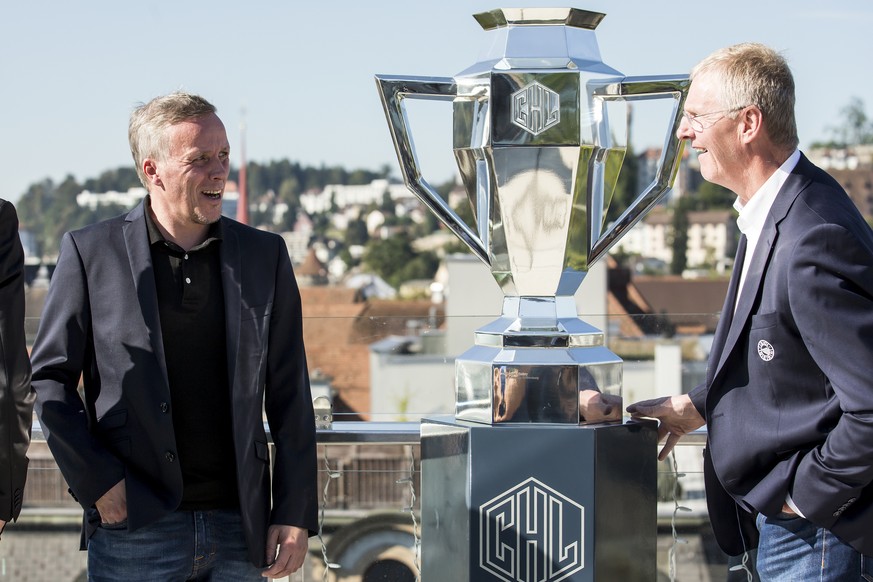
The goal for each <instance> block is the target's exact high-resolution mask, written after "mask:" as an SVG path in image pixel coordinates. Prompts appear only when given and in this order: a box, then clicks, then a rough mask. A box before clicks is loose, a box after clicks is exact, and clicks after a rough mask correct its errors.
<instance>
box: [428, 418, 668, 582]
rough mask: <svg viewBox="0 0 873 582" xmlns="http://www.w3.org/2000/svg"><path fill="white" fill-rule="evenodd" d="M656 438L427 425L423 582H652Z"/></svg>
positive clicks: (649, 430) (641, 429)
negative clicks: (561, 581)
mask: <svg viewBox="0 0 873 582" xmlns="http://www.w3.org/2000/svg"><path fill="white" fill-rule="evenodd" d="M657 438H658V437H657V429H656V424H655V423H654V422H653V421H643V422H629V423H625V424H611V425H588V426H566V425H543V424H539V425H533V424H532V425H503V426H485V425H482V424H478V423H475V422H468V421H463V420H456V419H454V418H450V417H445V418H443V417H440V418H429V419H424V420H422V425H421V456H422V508H421V514H422V518H421V519H422V542H423V545H422V579H424V580H427V582H443V581H445V582H457V581H458V580H468V581H470V582H479V581H489V582H492V581H495V580H506V581H513V582H515V581H518V582H522V581H531V582H534V581H536V582H550V581H558V580H567V581H574V582H575V581H578V582H581V581H585V582H607V581H609V582H614V581H616V580H622V581H623V582H635V581H646V582H651V581H654V580H655V576H656V534H657V531H656V529H657V505H656V501H657V498H656V480H657Z"/></svg>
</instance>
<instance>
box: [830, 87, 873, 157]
mask: <svg viewBox="0 0 873 582" xmlns="http://www.w3.org/2000/svg"><path fill="white" fill-rule="evenodd" d="M840 115H841V116H842V121H841V123H840V124H838V125H837V126H835V127H831V128H830V132H831V133H832V134H833V135H834V140H833V142H831V143H834V145H837V146H838V147H846V146H852V145H863V144H870V143H873V122H871V121H870V119H868V117H867V112H866V111H865V110H864V101H863V100H862V99H861V98H860V97H851V98H850V99H849V103H848V104H847V105H846V106H845V107H843V108H842V109H840Z"/></svg>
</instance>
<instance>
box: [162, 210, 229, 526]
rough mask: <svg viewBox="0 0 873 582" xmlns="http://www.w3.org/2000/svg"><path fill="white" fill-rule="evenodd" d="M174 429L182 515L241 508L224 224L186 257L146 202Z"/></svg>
mask: <svg viewBox="0 0 873 582" xmlns="http://www.w3.org/2000/svg"><path fill="white" fill-rule="evenodd" d="M145 204H146V212H145V216H146V219H145V220H146V226H147V228H148V233H149V246H150V248H151V256H152V265H153V267H154V273H155V287H156V288H157V293H158V308H159V311H160V317H161V338H162V339H163V342H164V357H165V360H166V364H167V376H168V377H169V381H170V395H171V408H170V413H171V414H172V415H173V429H174V430H175V433H176V447H177V449H178V450H177V458H178V461H179V464H180V466H181V468H182V481H183V485H184V489H183V494H182V503H181V505H180V506H179V509H188V510H207V509H220V508H233V507H238V506H239V496H238V493H237V481H236V456H235V454H234V448H233V426H232V420H231V410H230V406H231V405H230V387H229V383H228V377H227V341H226V338H225V315H224V291H223V289H222V286H221V260H220V257H219V251H220V248H221V234H222V232H221V223H220V222H216V223H214V224H212V225H210V227H209V232H208V235H207V238H206V240H205V241H203V242H202V243H200V244H199V245H197V246H196V247H194V248H192V249H191V250H189V251H188V252H185V250H184V249H183V248H182V247H180V246H179V245H177V244H175V243H173V242H171V241H168V240H166V239H165V238H164V236H163V235H162V234H161V232H160V230H158V228H157V225H155V223H154V221H153V219H152V216H151V200H150V199H146V202H145Z"/></svg>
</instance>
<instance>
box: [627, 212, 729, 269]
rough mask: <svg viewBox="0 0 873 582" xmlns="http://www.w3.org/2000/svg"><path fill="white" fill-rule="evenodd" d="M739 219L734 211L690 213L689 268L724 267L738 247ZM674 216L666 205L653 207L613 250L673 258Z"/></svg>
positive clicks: (636, 254)
mask: <svg viewBox="0 0 873 582" xmlns="http://www.w3.org/2000/svg"><path fill="white" fill-rule="evenodd" d="M736 228H737V226H736V219H735V218H734V215H733V212H731V211H730V210H706V211H698V212H689V213H688V247H687V250H686V251H685V252H686V258H687V262H688V268H690V269H696V268H713V267H714V268H716V269H718V270H719V271H721V270H723V269H724V267H725V264H726V263H728V262H730V260H731V259H732V257H733V255H734V251H735V250H736ZM672 238H673V216H672V214H671V213H670V212H669V211H668V210H667V209H665V208H662V207H659V208H655V209H654V210H652V211H651V212H650V213H649V214H648V215H647V216H646V217H645V218H644V219H643V220H641V221H640V222H638V223H637V224H636V225H635V226H634V227H633V228H632V229H631V230H630V231H629V232H628V233H627V234H625V235H624V236H623V237H622V238H621V240H619V242H618V243H617V244H616V245H615V247H613V252H615V251H621V252H623V253H625V254H628V255H633V256H637V257H642V258H651V259H658V260H660V261H663V262H665V263H667V264H669V263H671V262H672V261H673V248H672V245H671V240H672Z"/></svg>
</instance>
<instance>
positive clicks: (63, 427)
mask: <svg viewBox="0 0 873 582" xmlns="http://www.w3.org/2000/svg"><path fill="white" fill-rule="evenodd" d="M91 334H92V325H91V308H90V302H89V295H88V279H87V275H86V270H85V263H84V260H83V257H82V256H81V254H80V252H79V249H78V247H77V245H76V242H75V240H74V238H73V236H72V235H71V234H70V233H67V234H65V235H64V238H63V240H62V241H61V251H60V255H59V257H58V264H57V267H56V268H55V272H54V273H53V274H52V280H51V286H50V287H49V292H48V296H47V297H46V302H45V307H44V308H43V313H42V319H41V321H40V325H39V331H38V332H37V336H36V341H35V342H34V345H33V351H32V354H31V363H32V365H33V388H34V390H35V391H36V413H37V416H38V417H39V420H40V425H41V426H42V431H43V434H44V435H45V439H46V442H47V443H48V445H49V448H50V449H51V451H52V454H53V455H54V457H55V460H56V461H57V463H58V467H59V468H60V470H61V473H63V475H64V478H65V479H66V480H67V483H68V485H69V486H70V490H71V493H72V494H73V496H74V497H75V498H76V500H77V501H78V502H79V503H80V504H81V505H82V507H84V508H88V507H92V506H93V505H94V503H95V502H96V501H97V500H98V499H99V498H100V497H101V496H102V495H103V494H104V493H105V492H106V491H108V490H109V489H110V488H111V487H112V486H113V485H115V484H116V483H118V482H119V481H120V480H121V479H123V478H124V465H123V463H122V462H121V460H120V459H118V458H116V457H115V456H114V455H113V454H112V452H111V451H109V450H108V449H107V448H106V447H105V446H104V445H103V444H102V443H101V442H100V440H99V439H97V438H96V437H95V436H94V435H93V434H92V432H91V431H90V430H89V428H90V427H89V426H88V420H87V419H88V418H89V417H93V415H92V414H87V413H86V409H85V402H84V401H83V400H82V396H80V394H79V390H78V388H79V380H80V378H81V377H82V372H83V370H84V369H85V367H86V366H91V365H92V360H93V352H94V345H93V340H92V339H91ZM92 372H93V371H92ZM90 376H91V381H92V382H94V383H99V376H98V375H97V374H96V372H93V373H90ZM92 406H93V403H92Z"/></svg>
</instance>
